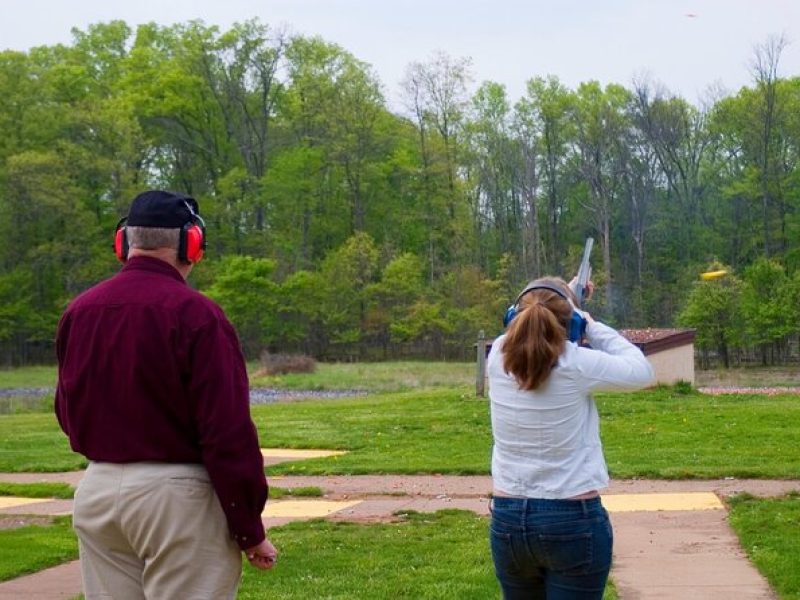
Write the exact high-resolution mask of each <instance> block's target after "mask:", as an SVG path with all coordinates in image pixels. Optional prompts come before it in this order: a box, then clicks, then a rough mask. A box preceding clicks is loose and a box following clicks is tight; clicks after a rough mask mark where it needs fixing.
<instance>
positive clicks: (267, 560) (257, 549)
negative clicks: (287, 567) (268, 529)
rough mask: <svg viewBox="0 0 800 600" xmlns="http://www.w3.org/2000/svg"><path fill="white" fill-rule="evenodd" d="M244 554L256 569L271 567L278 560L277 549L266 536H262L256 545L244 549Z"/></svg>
mask: <svg viewBox="0 0 800 600" xmlns="http://www.w3.org/2000/svg"><path fill="white" fill-rule="evenodd" d="M244 555H245V556H246V557H247V560H249V561H250V564H251V565H253V566H254V567H255V568H256V569H262V570H266V569H271V568H272V567H274V566H275V563H276V562H277V561H278V551H277V550H276V549H275V546H273V545H272V542H270V541H269V539H268V538H264V541H263V542H261V543H260V544H259V545H258V546H253V547H252V548H248V549H247V550H245V551H244Z"/></svg>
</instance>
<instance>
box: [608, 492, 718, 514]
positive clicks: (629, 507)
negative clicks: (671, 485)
mask: <svg viewBox="0 0 800 600" xmlns="http://www.w3.org/2000/svg"><path fill="white" fill-rule="evenodd" d="M603 506H605V507H606V509H607V510H608V512H612V513H618V512H636V511H643V512H655V511H666V510H722V509H724V508H725V507H724V506H723V504H722V502H720V499H719V498H718V497H717V495H716V494H714V493H712V492H689V493H685V494H608V495H604V496H603Z"/></svg>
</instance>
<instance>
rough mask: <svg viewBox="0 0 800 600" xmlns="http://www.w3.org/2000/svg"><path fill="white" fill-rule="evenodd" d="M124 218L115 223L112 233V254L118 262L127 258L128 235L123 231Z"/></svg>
mask: <svg viewBox="0 0 800 600" xmlns="http://www.w3.org/2000/svg"><path fill="white" fill-rule="evenodd" d="M124 223H125V219H122V220H120V222H119V223H117V231H116V233H114V254H116V255H117V258H118V259H119V260H120V262H125V261H126V260H128V249H129V248H128V236H127V234H126V233H125V225H124Z"/></svg>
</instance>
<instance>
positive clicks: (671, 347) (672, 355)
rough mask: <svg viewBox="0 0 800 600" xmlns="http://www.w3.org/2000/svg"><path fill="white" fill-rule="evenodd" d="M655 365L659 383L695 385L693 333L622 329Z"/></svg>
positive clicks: (667, 330) (687, 331) (690, 330)
mask: <svg viewBox="0 0 800 600" xmlns="http://www.w3.org/2000/svg"><path fill="white" fill-rule="evenodd" d="M620 333H621V334H622V335H623V336H624V337H625V338H626V339H627V340H628V341H630V342H632V343H634V344H636V346H638V347H639V349H640V350H641V351H642V352H643V353H644V355H645V356H646V357H647V360H649V361H650V364H651V365H653V369H654V370H655V372H656V383H664V384H673V383H677V382H678V381H687V382H689V383H691V384H692V385H694V337H695V330H694V329H652V328H647V329H621V330H620Z"/></svg>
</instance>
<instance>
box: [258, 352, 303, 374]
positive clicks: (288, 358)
mask: <svg viewBox="0 0 800 600" xmlns="http://www.w3.org/2000/svg"><path fill="white" fill-rule="evenodd" d="M316 370H317V361H316V360H314V359H313V358H312V357H310V356H306V355H304V354H271V353H270V352H262V353H261V369H260V371H259V372H258V373H257V375H286V374H287V373H313V372H314V371H316Z"/></svg>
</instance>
